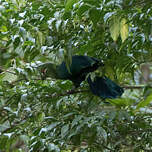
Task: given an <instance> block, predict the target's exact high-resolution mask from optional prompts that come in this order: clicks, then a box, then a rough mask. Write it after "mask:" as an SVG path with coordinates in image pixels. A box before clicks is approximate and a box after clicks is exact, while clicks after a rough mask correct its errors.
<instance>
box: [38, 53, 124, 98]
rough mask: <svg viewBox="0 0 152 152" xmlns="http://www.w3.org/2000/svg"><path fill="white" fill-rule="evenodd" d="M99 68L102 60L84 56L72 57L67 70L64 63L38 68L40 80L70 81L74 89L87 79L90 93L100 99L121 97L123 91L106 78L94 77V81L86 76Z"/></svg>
mask: <svg viewBox="0 0 152 152" xmlns="http://www.w3.org/2000/svg"><path fill="white" fill-rule="evenodd" d="M100 66H104V63H103V62H102V60H99V59H97V58H94V57H89V56H85V55H74V56H72V63H71V65H69V69H68V68H67V66H66V63H65V61H63V62H62V63H61V64H60V65H56V64H53V63H50V62H48V63H43V64H41V65H40V66H39V70H40V73H41V76H42V79H45V78H46V77H51V78H54V79H60V80H70V81H72V82H73V84H74V86H75V88H78V87H79V86H80V84H81V82H82V81H84V80H85V79H86V77H87V82H88V84H89V87H90V90H91V92H92V93H93V94H94V95H96V96H99V97H100V98H103V99H106V98H117V97H119V96H121V95H122V93H123V89H122V88H121V87H120V86H119V85H117V84H116V83H115V82H113V81H112V80H110V79H109V78H107V77H103V76H95V78H94V80H92V79H91V76H90V75H89V76H88V74H89V73H91V72H94V71H96V70H97V69H98V68H99V67H100Z"/></svg>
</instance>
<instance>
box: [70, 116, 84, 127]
mask: <svg viewBox="0 0 152 152" xmlns="http://www.w3.org/2000/svg"><path fill="white" fill-rule="evenodd" d="M81 119H82V116H81V115H79V116H75V118H74V119H73V121H72V126H71V128H73V127H74V126H75V125H77V124H78V123H79V121H80V120H81Z"/></svg>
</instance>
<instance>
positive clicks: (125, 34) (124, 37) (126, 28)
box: [120, 18, 129, 42]
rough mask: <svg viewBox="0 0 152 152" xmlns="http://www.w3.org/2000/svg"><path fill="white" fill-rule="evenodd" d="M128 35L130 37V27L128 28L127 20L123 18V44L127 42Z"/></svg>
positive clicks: (121, 34)
mask: <svg viewBox="0 0 152 152" xmlns="http://www.w3.org/2000/svg"><path fill="white" fill-rule="evenodd" d="M128 35H129V27H128V23H127V20H126V19H125V18H122V19H121V21H120V36H121V40H122V42H124V41H125V40H126V38H127V37H128Z"/></svg>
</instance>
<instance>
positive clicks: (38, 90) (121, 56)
mask: <svg viewBox="0 0 152 152" xmlns="http://www.w3.org/2000/svg"><path fill="white" fill-rule="evenodd" d="M0 3H1V6H0V51H1V55H0V98H1V102H0V135H1V136H0V150H1V151H62V152H63V151H151V150H152V123H151V116H152V114H151V104H150V102H151V100H152V95H151V92H152V90H151V78H150V76H151V58H152V50H151V48H152V31H151V30H152V24H151V22H152V18H151V16H152V7H151V6H152V4H151V1H150V0H147V1H144V0H139V1H135V0H124V1H121V0H106V1H103V0H99V1H93V0H92V1H91V0H81V1H78V0H66V1H62V0H58V1H52V0H44V1H39V0H38V1H32V0H22V1H11V0H7V1H4V0H1V1H0ZM73 54H81V55H84V54H87V55H89V56H93V57H97V58H101V59H102V60H103V62H104V63H105V66H104V67H103V68H101V69H98V73H100V74H103V75H106V76H108V77H109V78H111V79H112V80H114V81H116V82H117V83H119V84H120V85H121V86H123V87H124V89H125V93H124V95H123V97H122V98H118V99H115V100H111V99H109V100H106V101H104V100H102V99H101V98H98V97H96V96H94V95H92V94H91V92H90V91H89V89H88V85H87V83H86V82H83V83H82V85H81V87H80V88H79V89H77V90H71V88H72V83H71V82H69V81H60V80H52V79H47V80H41V77H40V73H39V71H38V70H37V68H35V67H36V66H37V65H38V64H39V63H43V62H47V61H50V62H56V63H60V62H61V61H62V60H63V59H64V60H65V61H66V64H67V66H69V65H70V63H71V57H72V55H73ZM95 74H96V72H94V73H92V75H95Z"/></svg>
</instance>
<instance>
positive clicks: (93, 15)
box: [89, 8, 101, 24]
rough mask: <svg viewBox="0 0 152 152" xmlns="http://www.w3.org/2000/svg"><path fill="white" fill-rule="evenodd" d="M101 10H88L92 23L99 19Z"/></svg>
mask: <svg viewBox="0 0 152 152" xmlns="http://www.w3.org/2000/svg"><path fill="white" fill-rule="evenodd" d="M100 13H101V12H100V11H99V10H97V9H95V8H93V9H91V10H90V12H89V15H90V19H91V20H92V22H93V23H94V24H96V23H97V22H98V21H99V20H100V17H101V14H100Z"/></svg>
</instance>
